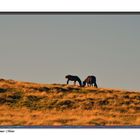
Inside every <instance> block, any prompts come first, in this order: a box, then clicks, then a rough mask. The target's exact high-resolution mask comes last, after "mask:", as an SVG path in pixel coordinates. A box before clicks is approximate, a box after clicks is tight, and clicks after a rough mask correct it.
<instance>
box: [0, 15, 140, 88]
mask: <svg viewBox="0 0 140 140" xmlns="http://www.w3.org/2000/svg"><path fill="white" fill-rule="evenodd" d="M139 52H140V15H129V14H128V15H113V14H110V15H105V14H102V15H101V14H100V15H99V14H97V15H96V14H93V15H91V14H90V15H88V14H85V15H82V14H81V15H78V14H77V15H67V14H64V15H59V14H56V15H55V14H54V15H52V14H50V15H49V14H46V15H35V14H34V15H2V14H1V15H0V77H1V78H5V79H14V80H20V81H30V82H39V83H49V84H51V83H60V84H61V83H62V84H63V83H66V79H65V75H67V74H72V75H77V76H79V77H80V78H81V80H82V81H83V80H84V79H85V78H86V77H87V76H88V75H95V76H96V78H97V84H98V86H99V87H103V88H121V89H129V90H140V86H139V83H140V77H139V72H140V63H139V60H140V54H139ZM71 84H72V83H71Z"/></svg>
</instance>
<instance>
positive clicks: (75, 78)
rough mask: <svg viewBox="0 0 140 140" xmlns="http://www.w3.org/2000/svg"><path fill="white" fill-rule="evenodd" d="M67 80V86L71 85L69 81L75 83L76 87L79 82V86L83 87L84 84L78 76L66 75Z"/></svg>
mask: <svg viewBox="0 0 140 140" xmlns="http://www.w3.org/2000/svg"><path fill="white" fill-rule="evenodd" d="M65 78H66V79H68V80H67V84H69V81H74V85H76V81H78V83H79V85H80V86H82V82H81V80H80V78H79V77H78V76H73V75H66V76H65Z"/></svg>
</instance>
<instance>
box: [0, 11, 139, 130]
mask: <svg viewBox="0 0 140 140" xmlns="http://www.w3.org/2000/svg"><path fill="white" fill-rule="evenodd" d="M0 15H140V11H138V12H135V11H131V12H130V11H115V12H114V11H99V12H96V11H91V12H88V11H85V12H83V11H66V12H65V11H43V12H42V11H6V12H5V11H0ZM132 128H134V129H140V125H139V126H0V129H132Z"/></svg>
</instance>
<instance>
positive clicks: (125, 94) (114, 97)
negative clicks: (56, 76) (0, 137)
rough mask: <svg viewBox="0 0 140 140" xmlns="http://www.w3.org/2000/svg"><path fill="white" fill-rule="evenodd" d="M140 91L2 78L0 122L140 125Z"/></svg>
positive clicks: (61, 124) (31, 124)
mask: <svg viewBox="0 0 140 140" xmlns="http://www.w3.org/2000/svg"><path fill="white" fill-rule="evenodd" d="M139 116H140V92H131V91H124V90H115V89H102V88H98V89H96V88H94V87H78V86H73V85H65V84H63V85H62V84H52V85H49V84H37V83H29V82H19V81H14V80H5V79H0V126H2V125H12V126H14V125H16V126H17V125H20V126H27V125H30V126H33V125H41V126H64V125H69V126H99V125H102V126H132V125H133V126H134V125H140V118H139Z"/></svg>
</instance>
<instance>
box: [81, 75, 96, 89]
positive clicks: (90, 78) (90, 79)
mask: <svg viewBox="0 0 140 140" xmlns="http://www.w3.org/2000/svg"><path fill="white" fill-rule="evenodd" d="M86 84H87V86H93V84H94V87H96V88H98V86H97V83H96V77H95V76H93V75H90V76H88V77H87V78H86V79H85V80H84V81H83V87H84V86H86Z"/></svg>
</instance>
